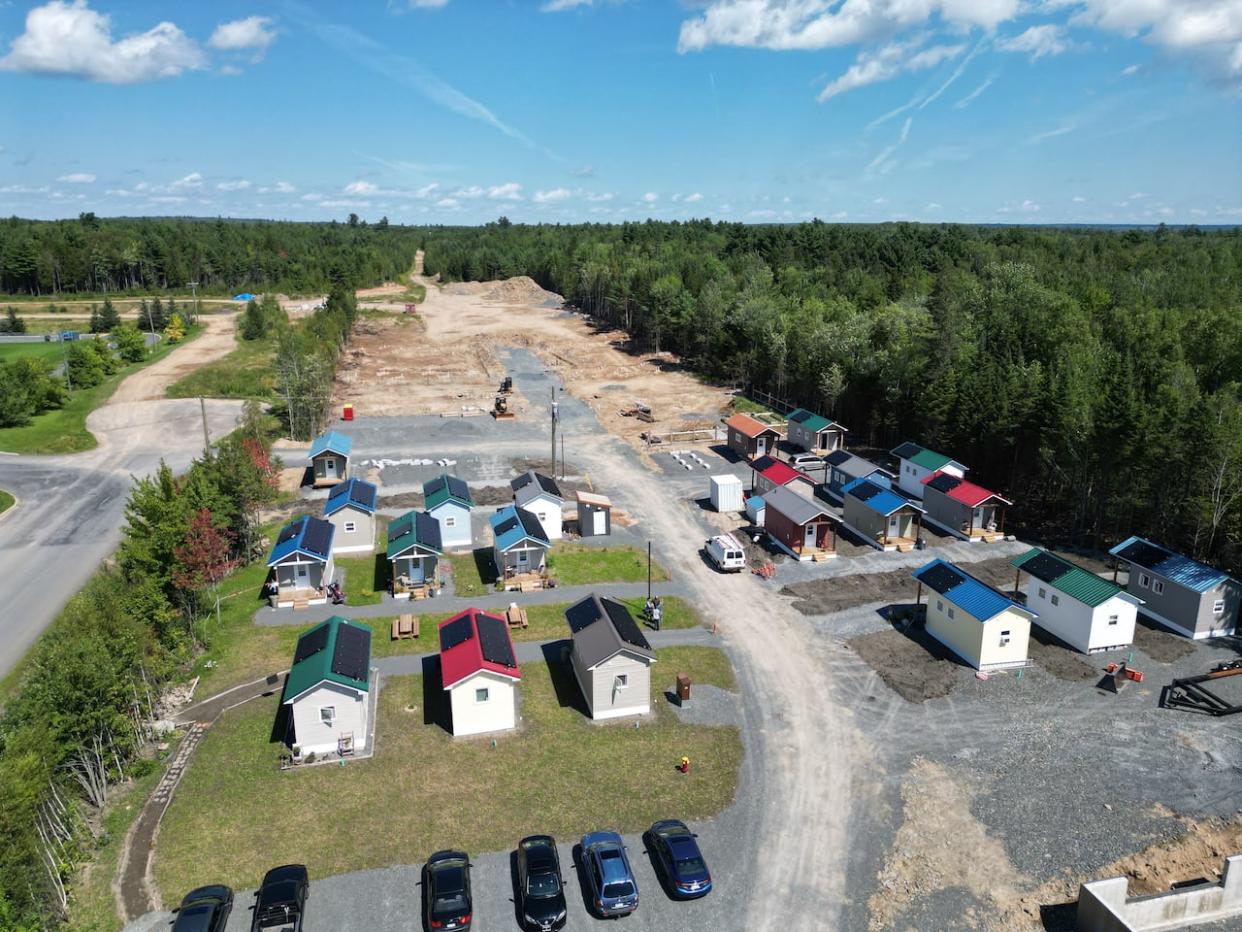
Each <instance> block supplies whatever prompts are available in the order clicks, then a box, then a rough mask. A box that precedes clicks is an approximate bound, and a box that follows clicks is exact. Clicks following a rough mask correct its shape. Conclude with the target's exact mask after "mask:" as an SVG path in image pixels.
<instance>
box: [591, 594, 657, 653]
mask: <svg viewBox="0 0 1242 932" xmlns="http://www.w3.org/2000/svg"><path fill="white" fill-rule="evenodd" d="M602 601H603V603H604V611H606V612H607V613H608V617H609V618H610V619H611V620H612V626H613V627H614V628H616V629H617V634H618V635H619V636H620V638H621V640H623V641H625V643H627V644H633V645H634V646H635V647H641V648H642V649H643V650H651V644H650V643H648V641H647V639H646V638H645V637H644V636H643V632H642V630H641V629H640V628H639V627H638V623H637V622H635V621H634V618H633V617H632V616H631V615H630V613H629V611H628V610H627V609H626V607H625V606H624V605H622V604H620V603H619V602H614V601H612V599H603V600H602Z"/></svg>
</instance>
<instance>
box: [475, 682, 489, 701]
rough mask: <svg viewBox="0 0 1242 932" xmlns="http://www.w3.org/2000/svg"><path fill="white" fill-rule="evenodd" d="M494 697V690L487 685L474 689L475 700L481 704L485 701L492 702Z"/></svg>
mask: <svg viewBox="0 0 1242 932" xmlns="http://www.w3.org/2000/svg"><path fill="white" fill-rule="evenodd" d="M491 699H492V691H491V690H490V689H489V688H488V687H486V686H480V687H478V688H477V689H475V691H474V701H475V702H476V703H478V704H480V705H482V704H483V703H484V702H490V701H491Z"/></svg>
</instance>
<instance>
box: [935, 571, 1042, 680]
mask: <svg viewBox="0 0 1242 932" xmlns="http://www.w3.org/2000/svg"><path fill="white" fill-rule="evenodd" d="M926 595H927V622H926V628H927V633H928V634H930V635H931V636H932V637H934V638H935V639H936V640H938V641H939V642H940V643H941V644H943V645H944V646H945V647H947V648H949V650H951V651H953V652H954V653H955V654H957V655H958V656H959V657H961V658H962V659H963V660H965V661H966V662H967V663H969V664H970V665H971V666H972V667H974V668H975V669H976V670H989V669H992V670H995V669H1002V668H1004V667H1016V666H1022V665H1023V664H1025V663H1026V659H1027V647H1028V645H1029V640H1030V634H1031V623H1030V621H1029V620H1028V619H1027V618H1026V617H1025V616H1024V615H1022V614H1021V613H1020V612H1019V611H1018V610H1017V609H1013V608H1010V609H1007V610H1006V611H1003V612H1001V613H1000V614H999V615H997V616H996V617H994V618H991V619H989V620H988V621H986V622H981V621H979V619H977V618H975V617H974V616H973V615H971V614H970V613H969V612H967V611H966V610H964V609H961V608H958V607H957V606H956V605H953V604H952V603H951V602H950V601H949V600H948V599H946V598H945V597H944V596H942V595H940V594H939V593H938V592H935V591H934V590H933V591H928V592H927V593H926ZM937 606H942V607H937ZM949 609H952V610H953V616H954V617H952V618H950V617H949V615H948V611H949ZM1002 631H1009V638H1010V640H1009V643H1008V644H1007V645H1005V646H1003V647H1002V646H1001V644H1000V633H1001V632H1002Z"/></svg>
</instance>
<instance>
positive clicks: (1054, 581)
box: [1009, 547, 1123, 608]
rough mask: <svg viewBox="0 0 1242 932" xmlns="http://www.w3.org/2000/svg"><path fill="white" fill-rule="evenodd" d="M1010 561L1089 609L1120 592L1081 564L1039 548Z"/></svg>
mask: <svg viewBox="0 0 1242 932" xmlns="http://www.w3.org/2000/svg"><path fill="white" fill-rule="evenodd" d="M1009 563H1010V565H1011V566H1016V567H1018V568H1019V569H1025V570H1027V571H1028V572H1029V573H1031V575H1032V576H1034V577H1036V578H1037V579H1040V580H1041V581H1043V582H1045V583H1047V584H1048V585H1049V586H1051V587H1052V588H1053V589H1056V590H1058V591H1059V592H1064V593H1065V594H1066V595H1068V596H1069V597H1070V598H1071V599H1077V600H1078V601H1079V602H1081V603H1083V604H1084V605H1089V606H1091V608H1095V607H1096V606H1098V605H1103V604H1104V603H1105V602H1107V601H1108V600H1109V599H1111V598H1112V597H1113V596H1115V595H1117V594H1118V593H1120V592H1122V591H1123V590H1122V588H1121V587H1120V586H1118V585H1116V584H1114V583H1111V582H1109V581H1108V580H1107V579H1101V578H1100V577H1099V576H1096V575H1095V574H1094V573H1088V572H1087V571H1086V570H1084V569H1083V568H1082V567H1080V566H1075V565H1074V564H1073V563H1070V562H1069V560H1064V559H1062V558H1061V557H1058V556H1057V555H1056V554H1054V553H1049V552H1048V551H1046V550H1041V549H1040V548H1039V547H1035V548H1032V549H1031V550H1028V551H1027V552H1026V553H1024V554H1021V555H1019V556H1016V557H1014V558H1013V559H1012V560H1010V561H1009Z"/></svg>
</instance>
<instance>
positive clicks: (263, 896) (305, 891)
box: [250, 864, 310, 932]
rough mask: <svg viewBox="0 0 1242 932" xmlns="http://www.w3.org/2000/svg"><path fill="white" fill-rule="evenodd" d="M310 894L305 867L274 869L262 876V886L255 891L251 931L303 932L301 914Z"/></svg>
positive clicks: (290, 865) (295, 865)
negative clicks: (278, 931)
mask: <svg viewBox="0 0 1242 932" xmlns="http://www.w3.org/2000/svg"><path fill="white" fill-rule="evenodd" d="M309 895H310V878H309V877H308V876H307V874H306V865H305V864H285V865H284V866H282V867H273V868H272V869H271V870H270V871H268V872H267V873H266V874H264V875H263V883H262V884H260V885H259V889H258V890H257V891H255V894H254V896H255V902H254V919H253V920H251V923H250V932H260V930H263V932H267V930H277V929H278V930H280V932H302V912H303V910H304V909H305V908H306V897H307V896H309Z"/></svg>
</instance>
